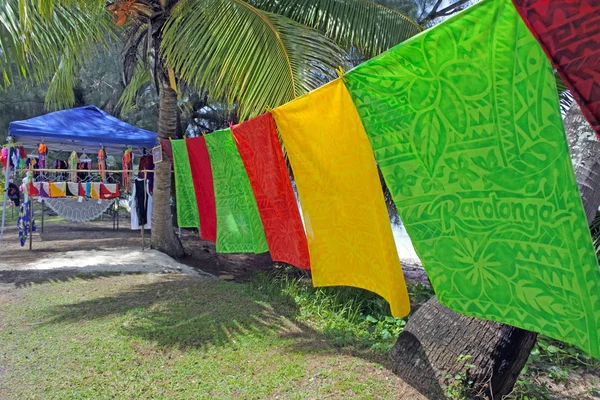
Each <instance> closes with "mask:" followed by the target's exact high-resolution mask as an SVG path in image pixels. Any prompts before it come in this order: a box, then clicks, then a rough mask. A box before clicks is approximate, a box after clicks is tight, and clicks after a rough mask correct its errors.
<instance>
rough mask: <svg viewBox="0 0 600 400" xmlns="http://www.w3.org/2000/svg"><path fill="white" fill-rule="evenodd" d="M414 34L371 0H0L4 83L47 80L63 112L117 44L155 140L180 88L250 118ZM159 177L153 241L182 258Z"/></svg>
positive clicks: (53, 102) (162, 171)
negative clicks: (152, 113) (154, 126)
mask: <svg viewBox="0 0 600 400" xmlns="http://www.w3.org/2000/svg"><path fill="white" fill-rule="evenodd" d="M408 1H410V0H408ZM111 17H112V21H111ZM419 31H421V28H420V27H419V25H417V24H416V23H415V22H413V21H412V20H411V19H410V18H408V17H407V16H405V15H404V14H401V13H399V12H397V11H394V10H391V9H388V8H386V7H383V6H380V5H378V4H376V3H373V2H371V1H366V0H280V1H270V0H118V1H115V2H109V3H105V1H104V0H5V1H4V2H3V4H2V5H0V68H2V76H3V81H0V88H1V87H2V86H7V85H9V84H10V83H11V81H13V80H14V77H15V75H16V74H20V75H22V76H24V77H26V78H30V79H33V80H35V81H37V82H48V81H50V87H49V90H48V96H47V105H48V106H49V107H50V108H67V107H70V106H71V105H72V104H73V102H74V95H73V86H74V84H75V82H76V78H75V77H76V72H77V70H78V68H79V67H80V66H81V65H83V63H84V62H85V61H86V60H87V59H89V58H90V57H91V56H92V55H93V54H94V52H95V51H96V50H97V49H98V47H99V46H98V45H100V47H101V46H107V45H108V44H109V43H113V42H114V40H112V39H115V38H116V39H119V40H121V41H122V43H123V45H124V48H123V51H124V63H123V75H124V81H125V83H126V84H127V85H128V86H127V87H126V89H125V91H124V93H123V97H122V99H121V102H122V104H124V105H127V104H130V103H131V102H132V100H133V99H135V96H136V94H137V92H138V90H139V89H140V87H142V86H143V85H144V83H146V82H148V80H151V81H152V82H153V83H154V85H155V87H156V89H157V91H158V94H159V123H158V135H159V137H160V138H169V137H172V136H173V135H175V134H176V133H177V132H178V130H179V129H180V126H179V125H180V124H179V115H180V113H179V107H178V91H179V93H181V88H182V87H191V88H193V89H194V90H196V91H197V92H204V91H207V92H208V93H209V95H210V97H211V98H212V99H216V100H218V101H222V102H225V103H226V104H228V105H229V106H231V107H233V106H234V105H235V108H236V112H237V115H239V117H240V118H241V119H247V118H249V117H252V116H255V115H258V114H260V113H262V112H263V111H264V110H265V108H266V107H275V106H278V105H281V104H283V103H286V102H288V101H290V100H292V99H293V98H294V97H297V96H299V95H301V94H303V93H306V92H307V91H310V90H312V89H315V88H317V87H319V86H321V85H322V84H324V83H326V82H327V81H329V80H331V79H332V78H333V77H335V69H336V68H337V67H340V66H342V67H345V66H346V65H347V61H346V60H347V59H348V58H347V56H346V54H345V52H344V51H343V50H342V49H349V48H353V49H355V50H357V51H358V52H359V53H361V54H362V55H364V56H365V57H370V56H373V55H375V54H377V53H379V52H381V51H383V50H386V49H387V48H389V47H391V46H393V45H395V44H397V43H399V42H401V41H403V40H405V39H407V38H409V37H411V36H413V35H415V34H416V33H418V32H419ZM155 172H156V173H155V180H156V182H155V193H154V198H153V200H154V203H153V216H152V226H153V231H152V245H153V247H154V248H156V249H158V250H161V251H163V252H166V253H168V254H170V255H172V256H180V255H182V254H183V248H182V246H181V244H180V243H179V241H178V239H177V237H176V236H175V234H174V231H173V229H172V223H171V218H170V205H169V203H170V190H171V175H170V168H169V165H168V164H167V163H159V164H158V165H157V166H156V171H155Z"/></svg>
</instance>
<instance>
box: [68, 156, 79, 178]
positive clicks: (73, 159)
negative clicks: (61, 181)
mask: <svg viewBox="0 0 600 400" xmlns="http://www.w3.org/2000/svg"><path fill="white" fill-rule="evenodd" d="M78 162H79V157H77V152H76V151H72V152H71V155H70V156H69V160H68V164H69V170H70V171H71V172H69V180H70V181H71V182H77V163H78Z"/></svg>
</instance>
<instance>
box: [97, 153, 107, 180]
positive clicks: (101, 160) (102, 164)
mask: <svg viewBox="0 0 600 400" xmlns="http://www.w3.org/2000/svg"><path fill="white" fill-rule="evenodd" d="M98 169H99V170H100V178H101V179H102V182H106V172H104V171H105V170H106V151H104V147H103V148H101V149H100V150H98Z"/></svg>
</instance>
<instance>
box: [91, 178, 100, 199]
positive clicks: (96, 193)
mask: <svg viewBox="0 0 600 400" xmlns="http://www.w3.org/2000/svg"><path fill="white" fill-rule="evenodd" d="M90 197H91V198H92V199H99V198H100V182H92V190H91V193H90Z"/></svg>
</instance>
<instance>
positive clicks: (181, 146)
mask: <svg viewBox="0 0 600 400" xmlns="http://www.w3.org/2000/svg"><path fill="white" fill-rule="evenodd" d="M171 147H172V149H173V169H174V173H175V195H176V197H175V198H176V200H177V225H179V227H180V228H200V220H199V218H198V204H197V203H196V193H195V192H194V182H193V180H192V170H191V168H190V159H189V157H188V152H187V146H186V145H185V139H184V140H171Z"/></svg>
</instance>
